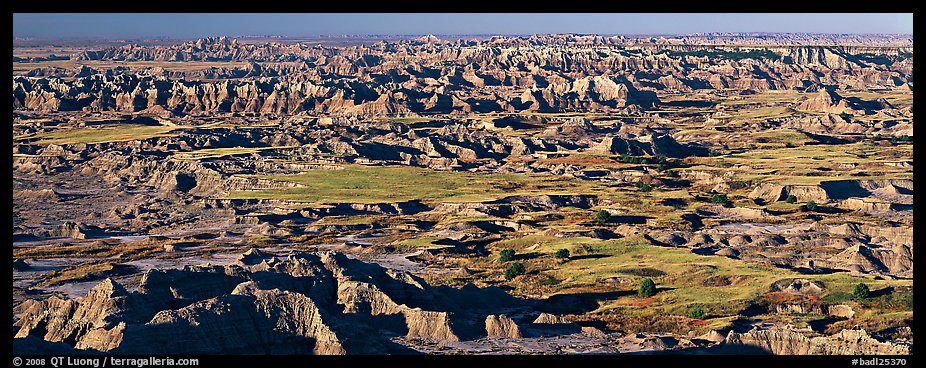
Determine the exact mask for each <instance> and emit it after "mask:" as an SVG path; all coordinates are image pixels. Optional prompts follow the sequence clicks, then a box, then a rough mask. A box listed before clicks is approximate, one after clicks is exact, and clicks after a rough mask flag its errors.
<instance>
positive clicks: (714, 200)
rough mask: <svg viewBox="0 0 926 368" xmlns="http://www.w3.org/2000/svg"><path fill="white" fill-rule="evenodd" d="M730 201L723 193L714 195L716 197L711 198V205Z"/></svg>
mask: <svg viewBox="0 0 926 368" xmlns="http://www.w3.org/2000/svg"><path fill="white" fill-rule="evenodd" d="M729 201H730V200H729V199H727V195H726V194H722V193H718V194H714V196H713V197H712V198H711V203H717V204H725V203H727V202H729Z"/></svg>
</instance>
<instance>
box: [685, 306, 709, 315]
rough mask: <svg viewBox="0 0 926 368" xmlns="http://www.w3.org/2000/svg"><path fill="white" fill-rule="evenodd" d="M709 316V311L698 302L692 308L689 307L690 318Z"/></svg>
mask: <svg viewBox="0 0 926 368" xmlns="http://www.w3.org/2000/svg"><path fill="white" fill-rule="evenodd" d="M705 317H707V313H706V312H705V311H704V306H703V305H701V304H697V305H695V306H693V307H691V308H688V318H692V319H704V318H705Z"/></svg>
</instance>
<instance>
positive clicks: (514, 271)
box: [505, 262, 525, 280]
mask: <svg viewBox="0 0 926 368" xmlns="http://www.w3.org/2000/svg"><path fill="white" fill-rule="evenodd" d="M524 271H525V270H524V265H523V264H522V263H521V262H514V263H512V264H511V265H509V266H508V269H506V270H505V279H506V280H511V279H513V278H515V277H517V276H518V275H521V274H523V273H524Z"/></svg>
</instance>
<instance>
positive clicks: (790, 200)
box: [785, 195, 797, 203]
mask: <svg viewBox="0 0 926 368" xmlns="http://www.w3.org/2000/svg"><path fill="white" fill-rule="evenodd" d="M785 202H788V203H797V197H795V196H794V195H789V196H788V198H785Z"/></svg>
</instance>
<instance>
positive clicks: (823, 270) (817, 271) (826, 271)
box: [779, 265, 848, 275]
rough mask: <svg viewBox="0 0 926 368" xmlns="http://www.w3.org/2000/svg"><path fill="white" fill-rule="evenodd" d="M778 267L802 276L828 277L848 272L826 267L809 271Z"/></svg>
mask: <svg viewBox="0 0 926 368" xmlns="http://www.w3.org/2000/svg"><path fill="white" fill-rule="evenodd" d="M779 267H781V268H785V269H789V270H791V271H794V272H797V273H799V274H802V275H829V274H831V273H837V272H848V271H846V270H840V269H836V268H827V267H819V266H818V267H814V268H813V269H810V268H808V267H791V266H786V265H780V266H779Z"/></svg>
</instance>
